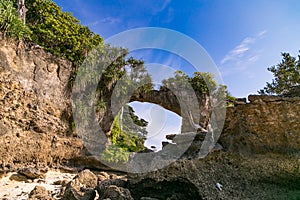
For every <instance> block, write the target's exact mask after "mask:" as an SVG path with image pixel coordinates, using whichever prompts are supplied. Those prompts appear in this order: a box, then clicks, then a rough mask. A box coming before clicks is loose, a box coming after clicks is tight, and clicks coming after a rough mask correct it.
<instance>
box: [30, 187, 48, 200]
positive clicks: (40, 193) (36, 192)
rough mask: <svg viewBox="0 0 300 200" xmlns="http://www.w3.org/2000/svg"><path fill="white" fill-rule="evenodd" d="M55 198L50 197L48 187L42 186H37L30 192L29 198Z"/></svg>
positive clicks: (46, 199)
mask: <svg viewBox="0 0 300 200" xmlns="http://www.w3.org/2000/svg"><path fill="white" fill-rule="evenodd" d="M37 199H39V200H54V198H52V197H50V196H49V194H48V192H47V190H46V188H44V187H42V186H35V188H34V189H33V190H32V191H31V192H30V194H29V198H28V200H37Z"/></svg>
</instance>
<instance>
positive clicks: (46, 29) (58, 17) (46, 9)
mask: <svg viewBox="0 0 300 200" xmlns="http://www.w3.org/2000/svg"><path fill="white" fill-rule="evenodd" d="M25 3H26V7H27V9H28V12H27V16H26V20H27V23H28V26H29V27H30V29H31V30H32V31H33V35H32V41H33V42H34V43H37V44H39V45H41V46H43V47H44V48H46V50H48V51H50V52H51V53H54V54H56V55H58V56H60V57H65V58H67V59H68V60H70V61H72V62H79V63H81V62H82V61H83V60H84V58H85V57H86V55H87V53H88V52H89V51H90V50H91V49H93V48H95V47H96V46H98V45H99V44H102V43H103V39H102V38H101V36H100V35H98V34H95V33H93V32H92V31H91V30H90V29H89V28H88V27H87V26H83V25H81V24H80V21H79V20H78V19H76V18H75V17H74V16H73V15H72V14H71V13H69V12H63V11H62V10H61V9H60V7H59V6H58V5H56V4H55V3H54V2H53V1H51V0H26V2H25Z"/></svg>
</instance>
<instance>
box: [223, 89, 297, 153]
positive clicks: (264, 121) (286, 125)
mask: <svg viewBox="0 0 300 200" xmlns="http://www.w3.org/2000/svg"><path fill="white" fill-rule="evenodd" d="M248 99H249V101H250V103H248V104H244V105H238V106H235V107H231V108H228V109H227V116H226V121H225V126H224V129H223V133H222V135H221V138H220V140H219V141H220V142H221V144H222V145H223V146H224V147H225V149H227V150H229V151H231V152H236V153H239V154H248V155H249V154H253V153H267V152H273V153H283V154H289V153H293V152H299V151H300V134H299V133H300V115H299V113H300V98H299V97H294V98H286V97H278V96H259V95H250V96H249V98H248Z"/></svg>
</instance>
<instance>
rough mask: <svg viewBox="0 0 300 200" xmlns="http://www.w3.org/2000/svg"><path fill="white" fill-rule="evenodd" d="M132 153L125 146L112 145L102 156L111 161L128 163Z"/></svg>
mask: <svg viewBox="0 0 300 200" xmlns="http://www.w3.org/2000/svg"><path fill="white" fill-rule="evenodd" d="M129 155H130V153H129V152H128V151H126V150H125V149H123V148H119V147H116V146H114V145H110V146H109V147H107V148H106V149H105V150H104V151H103V152H102V153H101V158H102V159H103V160H105V161H106V162H109V163H120V162H121V163H126V162H128V160H129Z"/></svg>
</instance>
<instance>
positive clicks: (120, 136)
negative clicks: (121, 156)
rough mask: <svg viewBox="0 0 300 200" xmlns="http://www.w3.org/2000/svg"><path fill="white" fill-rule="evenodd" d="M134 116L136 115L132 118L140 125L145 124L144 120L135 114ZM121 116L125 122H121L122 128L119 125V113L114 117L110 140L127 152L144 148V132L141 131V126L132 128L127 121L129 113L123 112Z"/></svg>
mask: <svg viewBox="0 0 300 200" xmlns="http://www.w3.org/2000/svg"><path fill="white" fill-rule="evenodd" d="M134 116H135V117H136V118H135V119H133V120H135V122H137V123H140V124H142V126H146V125H147V122H145V120H143V119H142V120H139V119H138V118H137V116H136V115H134ZM123 117H124V122H125V123H123V129H122V130H121V126H120V114H118V115H117V116H116V117H115V120H114V123H113V128H112V131H111V135H110V139H111V142H112V143H113V144H114V145H116V146H117V147H119V148H122V149H124V150H126V151H128V152H137V151H140V150H143V149H144V148H145V147H144V141H145V135H146V133H145V132H143V133H142V128H137V127H135V128H132V124H130V122H129V120H130V119H129V118H131V117H130V114H129V115H127V114H124V115H123ZM130 121H131V120H130ZM128 126H129V127H128ZM138 127H139V126H138Z"/></svg>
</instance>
